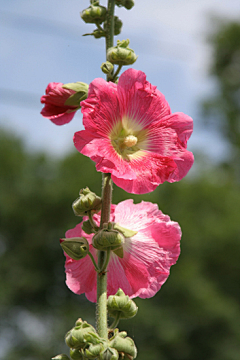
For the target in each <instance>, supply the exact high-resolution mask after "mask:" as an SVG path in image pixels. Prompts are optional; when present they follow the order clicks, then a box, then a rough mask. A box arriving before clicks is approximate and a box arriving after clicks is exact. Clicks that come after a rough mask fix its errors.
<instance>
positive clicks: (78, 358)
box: [70, 349, 84, 360]
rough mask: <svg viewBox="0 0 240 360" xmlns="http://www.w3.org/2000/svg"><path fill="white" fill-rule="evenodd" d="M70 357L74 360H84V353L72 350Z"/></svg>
mask: <svg viewBox="0 0 240 360" xmlns="http://www.w3.org/2000/svg"><path fill="white" fill-rule="evenodd" d="M70 356H71V358H72V359H73V360H83V359H84V357H83V354H82V351H81V350H79V349H70Z"/></svg>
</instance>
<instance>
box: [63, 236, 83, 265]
mask: <svg viewBox="0 0 240 360" xmlns="http://www.w3.org/2000/svg"><path fill="white" fill-rule="evenodd" d="M62 240H63V241H62V242H61V243H60V245H61V247H62V249H63V251H65V253H66V254H68V256H70V258H72V259H74V260H80V259H83V258H84V257H85V256H87V254H88V253H89V244H88V241H87V239H85V238H84V237H79V238H78V237H76V238H67V239H65V238H63V239H62Z"/></svg>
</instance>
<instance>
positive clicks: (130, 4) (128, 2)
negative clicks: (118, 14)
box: [123, 0, 134, 10]
mask: <svg viewBox="0 0 240 360" xmlns="http://www.w3.org/2000/svg"><path fill="white" fill-rule="evenodd" d="M123 6H124V7H125V8H126V9H128V10H130V9H131V8H132V7H133V6H134V0H125V4H124V5H123Z"/></svg>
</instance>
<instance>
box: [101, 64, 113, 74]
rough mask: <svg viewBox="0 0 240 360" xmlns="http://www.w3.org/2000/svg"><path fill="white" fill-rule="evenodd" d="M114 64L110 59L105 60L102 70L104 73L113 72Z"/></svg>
mask: <svg viewBox="0 0 240 360" xmlns="http://www.w3.org/2000/svg"><path fill="white" fill-rule="evenodd" d="M113 68H114V66H113V64H112V63H110V62H109V61H105V62H104V63H102V65H101V70H102V72H103V73H104V74H107V75H108V74H111V72H112V71H113Z"/></svg>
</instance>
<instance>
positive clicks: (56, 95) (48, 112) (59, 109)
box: [41, 82, 80, 125]
mask: <svg viewBox="0 0 240 360" xmlns="http://www.w3.org/2000/svg"><path fill="white" fill-rule="evenodd" d="M63 85H64V84H62V83H55V82H52V83H50V84H48V86H47V88H46V90H45V92H46V95H43V96H42V97H41V103H42V104H45V105H44V108H43V109H42V111H41V114H42V116H44V117H46V118H48V119H49V120H51V121H52V122H53V123H54V124H56V125H64V124H67V123H69V122H70V121H71V120H72V118H73V117H74V115H75V112H76V110H77V109H79V107H80V103H79V106H70V105H64V104H65V102H66V101H67V100H68V98H69V97H70V96H71V95H73V94H75V93H76V91H74V90H72V89H64V88H63V87H62V86H63Z"/></svg>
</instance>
